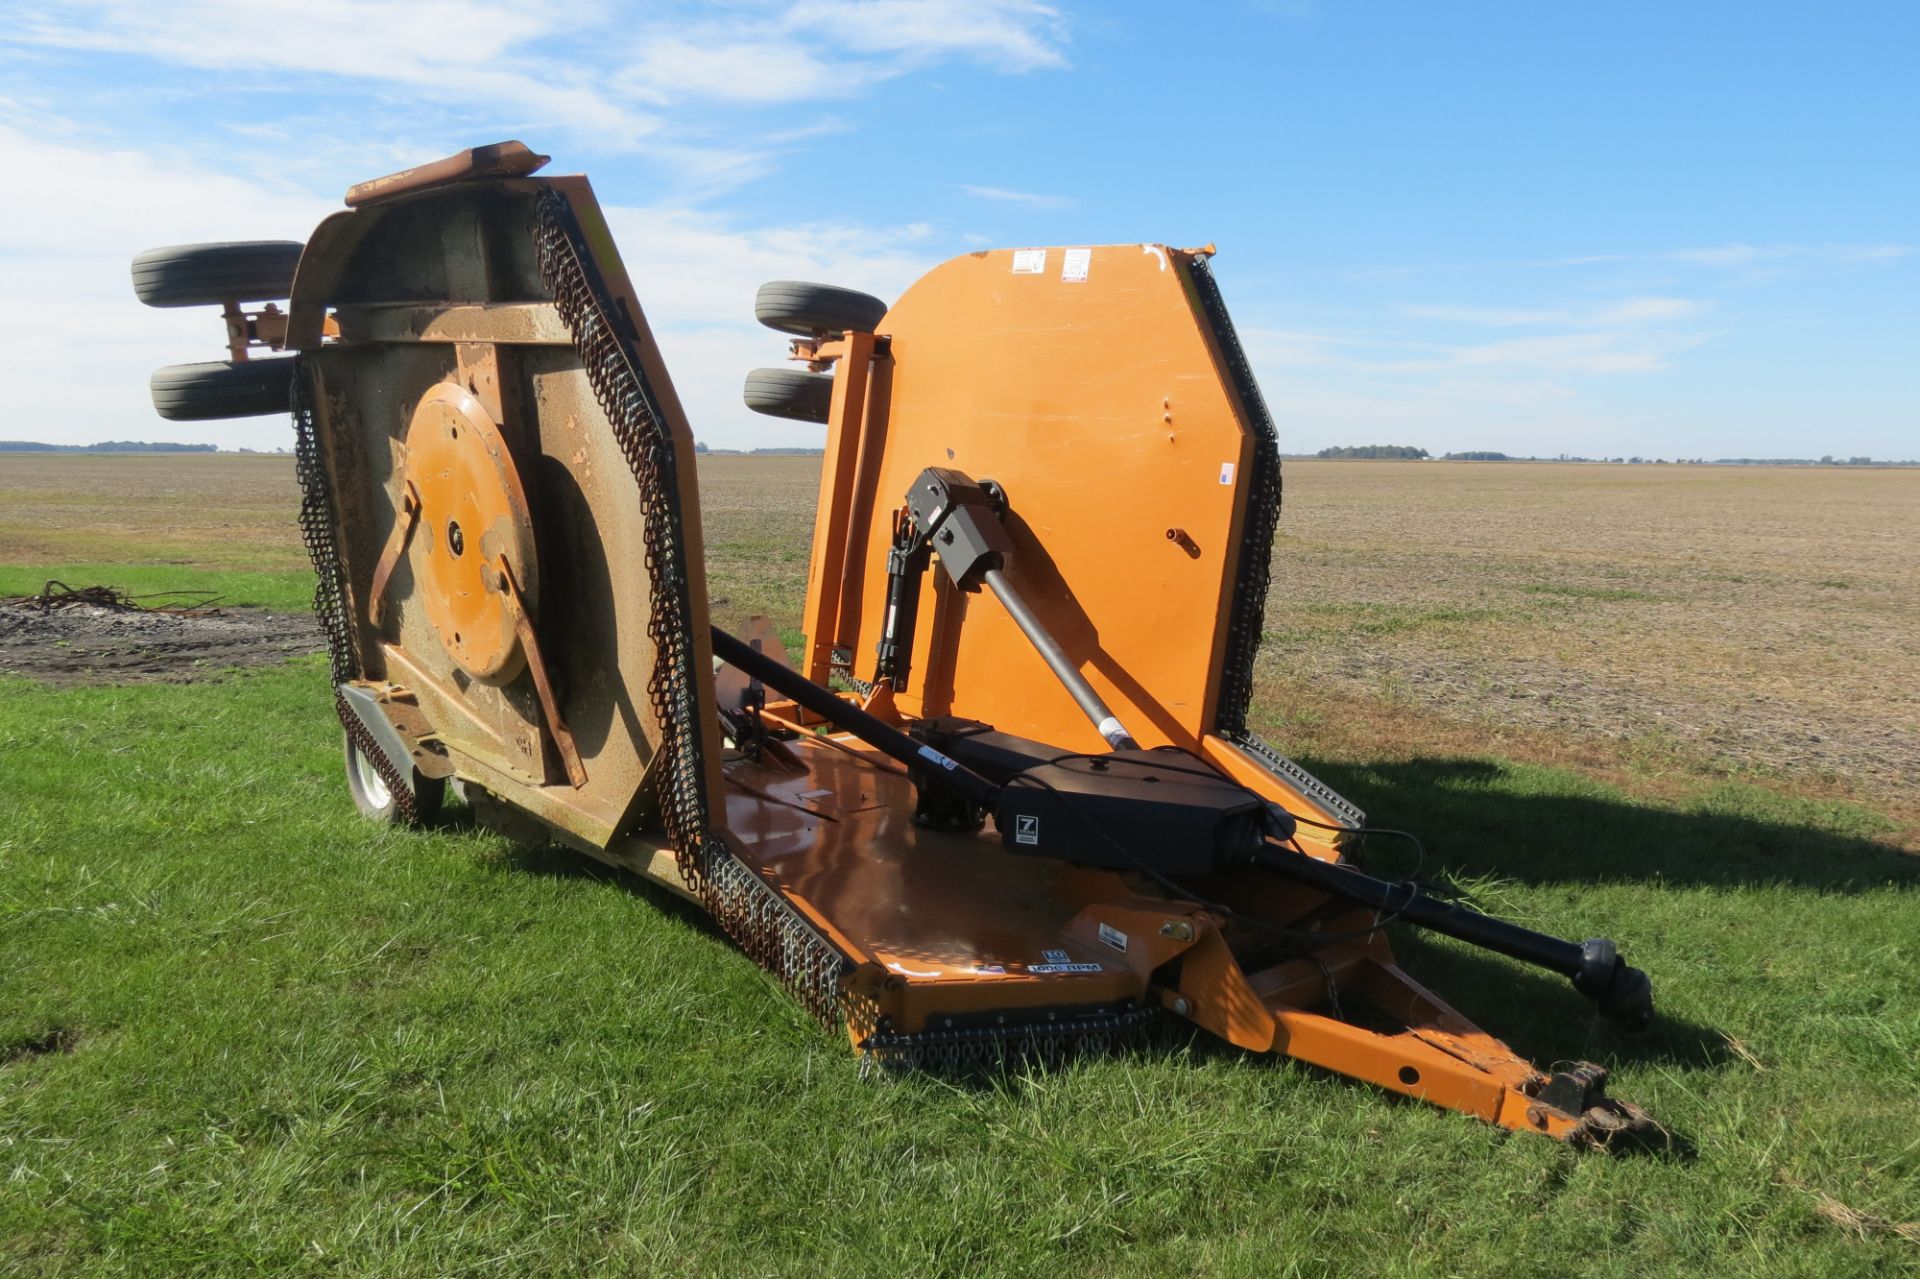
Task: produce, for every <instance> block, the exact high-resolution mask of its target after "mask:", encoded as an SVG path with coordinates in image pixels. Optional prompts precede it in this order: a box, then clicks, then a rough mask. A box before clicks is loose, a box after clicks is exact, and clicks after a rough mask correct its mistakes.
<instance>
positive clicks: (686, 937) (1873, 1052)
mask: <svg viewBox="0 0 1920 1279" xmlns="http://www.w3.org/2000/svg"><path fill="white" fill-rule="evenodd" d="M816 468H817V463H815V462H810V461H808V460H806V459H751V458H713V459H708V460H707V461H706V462H705V463H703V466H702V472H701V475H702V484H703V489H704V492H705V498H704V510H705V515H706V523H707V538H708V544H709V568H710V572H711V578H712V590H713V595H714V597H715V611H716V615H717V616H718V618H719V620H721V621H723V622H725V621H737V620H739V619H740V618H741V617H743V616H745V615H746V614H749V613H753V612H769V613H772V614H773V615H774V616H775V617H776V618H778V619H780V620H781V621H782V623H783V624H785V625H789V626H790V625H792V624H793V623H794V621H796V620H797V616H798V610H799V596H800V592H801V590H802V588H803V586H804V577H805V571H806V564H805V544H806V540H807V537H808V534H809V532H810V527H811V521H810V516H809V504H810V501H811V497H812V492H813V484H814V471H815V469H816ZM1287 485H1288V503H1289V505H1288V510H1287V513H1286V515H1285V516H1283V520H1282V530H1283V532H1282V539H1281V541H1280V544H1279V546H1278V548H1277V554H1276V580H1275V588H1274V592H1273V603H1272V607H1271V609H1270V612H1269V618H1268V631H1269V634H1268V638H1267V643H1266V646H1265V649H1264V650H1263V651H1264V656H1263V659H1262V662H1263V678H1262V683H1261V688H1260V696H1259V706H1260V713H1261V716H1262V719H1263V724H1264V728H1265V730H1266V731H1267V733H1268V735H1269V736H1270V737H1271V738H1273V739H1274V740H1275V741H1276V742H1277V743H1279V744H1280V745H1282V746H1283V747H1284V748H1286V749H1288V750H1290V751H1291V752H1292V753H1294V754H1296V755H1297V756H1299V757H1302V758H1303V759H1304V760H1305V762H1307V763H1308V764H1309V766H1311V767H1313V768H1314V769H1315V770H1316V771H1318V772H1320V773H1321V774H1322V775H1323V776H1325V777H1326V778H1327V779H1328V780H1329V781H1331V782H1332V783H1333V784H1334V785H1336V786H1337V787H1339V788H1340V789H1341V790H1343V791H1345V792H1346V793H1347V794H1349V795H1350V796H1351V797H1352V798H1354V799H1355V800H1356V801H1358V802H1359V803H1361V804H1362V805H1363V806H1364V807H1365V808H1367V809H1368V810H1369V812H1370V814H1371V815H1372V816H1373V817H1375V818H1376V819H1377V820H1379V821H1381V822H1383V823H1384V824H1388V825H1399V826H1409V827H1413V828H1415V829H1418V830H1420V831H1421V832H1423V833H1424V834H1425V835H1427V836H1428V841H1429V844H1430V846H1431V848H1432V851H1433V854H1434V860H1435V862H1436V863H1438V866H1437V867H1434V868H1430V869H1440V870H1444V871H1445V873H1446V874H1447V875H1448V876H1449V877H1450V878H1452V879H1453V880H1454V882H1456V883H1458V884H1461V885H1464V886H1467V887H1469V888H1470V889H1471V890H1472V893H1473V895H1474V897H1475V899H1476V900H1477V901H1478V902H1479V903H1480V904H1481V905H1483V906H1486V907H1488V908H1491V909H1495V910H1498V911H1500V912H1502V913H1505V914H1508V915H1511V916H1512V917H1514V918H1517V919H1519V920H1521V921H1522V922H1526V923H1529V924H1532V925H1535V926H1538V927H1544V928H1549V929H1554V930H1558V931H1564V932H1571V933H1575V934H1577V935H1588V934H1594V933H1606V934H1609V935H1612V936H1615V937H1617V938H1619V939H1620V940H1621V942H1622V944H1623V946H1624V947H1625V948H1626V949H1627V951H1628V953H1629V954H1630V955H1631V956H1632V958H1633V959H1634V961H1635V962H1636V963H1638V964H1639V965H1641V966H1643V967H1645V968H1646V969H1647V970H1648V971H1649V972H1651V973H1652V974H1653V976H1654V980H1655V983H1656V989H1657V992H1658V995H1659V998H1660V1002H1661V1008H1662V1011H1663V1014H1664V1019H1663V1022H1662V1024H1661V1025H1660V1026H1659V1027H1658V1028H1657V1029H1656V1030H1654V1031H1653V1032H1651V1033H1650V1034H1648V1035H1645V1036H1642V1037H1639V1038H1626V1037H1621V1036H1617V1035H1615V1034H1614V1033H1612V1032H1611V1031H1609V1030H1607V1029H1606V1028H1604V1027H1603V1026H1601V1025H1599V1024H1597V1023H1596V1022H1595V1021H1594V1020H1593V1019H1592V1018H1591V1017H1590V1016H1589V1015H1587V1014H1586V1013H1585V1012H1584V1011H1583V1008H1582V1006H1581V1004H1580V1001H1578V1000H1577V999H1576V998H1574V997H1572V996H1570V995H1568V994H1567V993H1566V992H1565V991H1564V990H1563V989H1561V987H1560V984H1559V983H1557V982H1548V981H1544V980H1539V979H1536V978H1534V977H1533V976H1532V975H1530V974H1528V973H1526V972H1523V971H1522V970H1520V969H1518V968H1516V967H1514V966H1511V965H1508V964H1506V963H1504V962H1501V961H1496V960H1492V959H1489V958H1486V957H1483V956H1481V955H1478V954H1476V953H1473V952H1468V951H1465V950H1463V949H1460V948H1457V947H1454V946H1452V945H1451V944H1448V943H1444V942H1435V941H1428V940H1424V939H1422V938H1419V937H1414V936H1402V937H1398V938H1397V939H1396V940H1397V945H1398V946H1399V947H1400V949H1401V951H1402V955H1403V958H1404V959H1405V960H1406V962H1407V963H1408V966H1409V967H1411V968H1412V969H1413V970H1414V971H1415V972H1416V973H1419V974H1421V975H1423V976H1425V977H1427V978H1428V979H1429V980H1430V981H1431V982H1432V984H1433V985H1434V986H1436V987H1437V988H1438V989H1439V990H1441V991H1442V992H1444V993H1446V994H1447V995H1448V996H1449V997H1450V998H1452V999H1454V1000H1455V1002H1457V1003H1458V1004H1460V1005H1461V1006H1462V1008H1463V1010H1464V1011H1466V1012H1467V1013H1468V1014H1469V1015H1471V1016H1474V1017H1475V1018H1477V1019H1479V1020H1481V1021H1482V1022H1483V1023H1484V1024H1486V1025H1488V1026H1489V1027H1491V1028H1493V1029H1495V1030H1496V1031H1498V1032H1501V1033H1503V1034H1506V1035H1507V1036H1508V1037H1509V1038H1510V1039H1511V1041H1512V1042H1513V1043H1514V1044H1515V1046H1516V1047H1518V1048H1519V1049H1521V1050H1522V1051H1524V1052H1527V1053H1530V1054H1532V1055H1533V1056H1535V1058H1536V1059H1537V1060H1540V1061H1542V1062H1547V1061H1552V1060H1556V1059H1566V1058H1577V1057H1588V1058H1592V1059H1594V1060H1598V1061H1602V1062H1605V1063H1607V1064H1609V1065H1611V1066H1612V1067H1613V1068H1614V1085H1613V1087H1614V1091H1615V1092H1617V1093H1619V1094H1620V1095H1623V1096H1627V1097H1630V1098H1632V1099H1634V1100H1636V1101H1638V1102H1640V1103H1641V1104H1643V1105H1645V1106H1647V1107H1648V1108H1649V1109H1650V1110H1651V1111H1652V1112H1653V1113H1654V1114H1655V1115H1656V1116H1657V1117H1658V1118H1659V1119H1660V1120H1661V1121H1662V1122H1664V1123H1665V1124H1667V1125H1668V1126H1669V1127H1671V1128H1672V1129H1673V1130H1674V1131H1675V1132H1676V1133H1677V1134H1678V1135H1679V1136H1680V1138H1682V1143H1681V1148H1680V1150H1679V1152H1678V1153H1675V1154H1673V1155H1668V1156H1660V1157H1647V1156H1640V1157H1607V1156H1596V1155H1582V1154H1579V1153H1576V1152H1572V1151H1568V1150H1564V1149H1561V1148H1559V1147H1557V1146H1555V1145H1553V1144H1552V1143H1549V1142H1546V1141H1543V1140H1538V1139H1533V1138H1528V1137H1524V1136H1521V1137H1509V1136H1506V1135H1503V1134H1501V1133H1499V1132H1497V1131H1495V1130H1492V1129H1490V1128H1487V1127H1484V1126H1482V1125H1479V1124H1476V1123H1473V1122H1471V1121H1468V1120H1465V1119H1463V1118H1461V1117H1459V1116H1456V1115H1451V1114H1446V1113H1442V1112H1439V1111H1435V1110H1431V1109H1428V1108H1426V1107H1422V1106H1419V1105H1415V1104H1406V1103H1401V1102H1397V1101H1394V1100H1391V1099H1389V1098H1386V1097H1384V1096H1382V1095H1380V1094H1378V1093H1376V1092H1374V1091H1372V1090H1369V1089H1367V1088H1365V1087H1362V1086H1359V1085H1355V1084H1351V1083H1348V1082H1346V1081H1343V1080H1340V1079H1337V1078H1334V1077H1332V1076H1328V1075H1325V1074H1322V1073H1320V1072H1317V1071H1313V1070H1311V1069H1307V1068H1303V1067H1299V1066H1296V1065H1293V1064H1290V1063H1286V1062H1275V1061H1266V1060H1255V1059H1251V1058H1246V1057H1242V1056H1240V1055H1238V1054H1235V1053H1232V1052H1228V1051H1224V1050H1220V1049H1217V1048H1214V1047H1212V1046H1210V1045H1209V1044H1207V1043H1206V1042H1204V1041H1198V1040H1196V1041H1194V1042H1191V1043H1188V1044H1186V1045H1184V1046H1178V1047H1176V1048H1175V1049H1174V1050H1172V1051H1171V1052H1169V1053H1167V1054H1165V1055H1148V1056H1141V1057H1134V1058H1129V1059H1120V1060H1112V1061H1105V1062H1093V1063H1086V1064H1082V1065H1079V1066H1075V1067H1073V1068H1071V1069H1067V1070H1063V1071H1060V1072H1057V1073H1051V1074H1036V1075H1031V1076H1023V1077H1018V1078H1010V1079H1006V1080H1003V1081H1001V1082H1000V1083H998V1084H994V1085H982V1086H977V1087H959V1086H952V1085H947V1084H942V1083H938V1082H935V1081H932V1080H929V1079H920V1078H912V1079H907V1080H903V1081H900V1082H895V1083H888V1084H874V1083H863V1082H860V1081H859V1080H858V1079H857V1078H856V1076H855V1071H854V1068H853V1063H852V1060H851V1057H850V1055H849V1053H848V1052H847V1050H846V1046H845V1044H844V1042H839V1041H836V1040H835V1039H833V1038H832V1037H831V1036H828V1035H826V1034H823V1033H822V1032H821V1031H820V1030H818V1029H817V1028H816V1027H815V1026H814V1025H813V1024H812V1023H811V1022H810V1021H809V1020H808V1019H807V1018H806V1017H805V1015H804V1014H803V1013H801V1012H800V1010H799V1009H798V1007H797V1005H795V1004H793V1003H792V1002H791V1001H790V1000H789V999H787V998H786V997H785V995H784V994H783V993H782V992H781V991H780V990H779V989H778V988H777V987H776V986H775V985H774V984H773V983H772V982H771V981H770V980H769V979H767V978H765V977H764V976H763V975H762V974H761V973H760V972H759V971H758V970H757V969H756V968H754V967H753V966H752V965H751V964H750V963H749V962H748V961H746V960H745V959H744V958H742V957H741V956H740V955H738V954H737V953H736V952H734V951H733V950H732V949H731V947H730V946H729V945H728V944H727V943H726V942H725V941H724V939H722V938H721V937H719V936H718V935H717V934H716V933H715V932H714V931H713V930H712V929H711V928H709V927H707V926H706V925H705V924H704V922H703V921H702V920H701V919H700V918H699V917H698V916H697V914H695V913H692V912H690V911H688V910H686V909H684V908H681V907H679V906H677V905H675V904H674V903H672V902H670V901H667V900H665V899H663V898H661V897H659V896H658V895H657V894H655V893H653V892H652V891H650V890H649V889H647V888H645V887H644V886H642V885H639V884H637V883H634V882H630V881H627V880H624V879H620V878H615V877H610V876H606V875H602V874H601V873H599V872H597V871H595V870H593V869H592V868H591V867H590V865H589V864H588V863H585V862H583V861H582V860H580V859H578V858H576V857H573V856H571V855H569V854H565V853H561V852H556V851H550V850H527V849H521V848H518V847H515V846H513V845H511V844H509V843H507V842H506V841H504V840H502V839H500V838H498V837H496V836H492V835H489V834H485V833H482V832H478V831H474V830H467V829H458V828H455V829H447V830H440V831H436V832H432V833H395V832H384V831H377V830H373V829H370V828H368V827H366V826H365V825H363V824H361V823H359V822H358V821H357V820H356V819H355V818H354V817H353V815H352V810H351V807H350V805H349V804H348V802H347V799H346V796H345V792H344V788H343V786H342V784H341V781H340V768H339V759H338V749H339V747H338V735H337V729H336V728H335V727H334V726H333V721H332V717H331V711H330V709H329V704H328V703H329V698H328V693H327V689H326V681H325V673H324V666H323V663H321V662H320V661H319V660H318V659H306V660H302V661H298V662H294V663H290V664H288V665H286V666H283V667H275V668H267V669H264V670H256V671H251V672H246V673H242V674H236V675H233V676H231V677H228V678H225V679H223V680H218V681H214V682H206V683H198V684H191V685H165V684H153V685H142V686H138V687H134V686H95V687H82V688H68V689H61V690H54V689H50V688H46V687H42V686H40V685H36V684H32V683H29V682H27V681H24V680H20V679H7V678H5V677H0V819H3V820H0V1273H21V1274H68V1273H128V1274H136V1273H137V1274H182V1273H233V1272H239V1271H244V1270H270V1271H274V1272H286V1273H312V1274H322V1273H332V1274H350V1275H364V1274H379V1275H422V1276H427V1275H450V1274H470V1273H471V1274H481V1273H505V1274H533V1273H553V1272H561V1271H565V1272H569V1273H577V1272H595V1273H598V1272H606V1273H633V1274H673V1275H726V1276H732V1275H749V1274H753V1275H757V1274H769V1275H784V1274H806V1275H809V1276H818V1275H828V1274H841V1273H846V1274H856V1273H858V1274H889V1275H920V1274H928V1275H935V1274H939V1275H946V1274H951V1275H976V1274H977V1275H1003V1274H1005V1275H1041V1276H1051V1275H1057V1274H1061V1273H1066V1272H1076V1273H1078V1272H1087V1273H1095V1274H1103V1275H1115V1276H1125V1275H1155V1276H1165V1275H1212V1274H1234V1275H1239V1274H1245V1275H1260V1276H1266V1275H1286V1274H1301V1275H1321V1274H1325V1275H1343V1274H1378V1275H1403V1274H1404V1275H1413V1274H1453V1275H1515V1276H1532V1275H1542V1274H1564V1275H1588V1274H1591V1275H1622V1276H1626V1275H1647V1274H1675V1275H1679V1274H1686V1275H1697V1274H1710V1275H1722V1274H1740V1275H1748V1274H1752V1275H1833V1276H1853V1275H1870V1274H1908V1273H1914V1272H1916V1270H1920V1225H1916V1224H1915V1223H1920V1133H1916V1131H1915V1129H1914V1128H1913V1127H1912V1124H1913V1122H1914V1116H1915V1115H1916V1114H1920V955H1916V945H1915V941H1914V939H1915V937H1916V936H1920V865H1917V864H1916V861H1915V859H1914V856H1913V852H1912V850H1913V849H1914V848H1915V847H1916V845H1917V843H1920V840H1917V839H1916V831H1917V830H1920V820H1917V819H1916V812H1915V808H1914V799H1913V794H1912V791H1913V783H1914V781H1915V779H1916V775H1917V774H1916V770H1915V768H1914V765H1913V762H1912V761H1913V754H1912V752H1913V751H1914V750H1915V736H1916V715H1915V708H1916V705H1917V704H1920V662H1916V661H1915V660H1914V659H1915V656H1916V653H1915V642H1916V641H1915V635H1916V632H1917V630H1920V628H1916V625H1915V623H1916V622H1917V621H1920V617H1916V612H1917V611H1920V599H1917V598H1916V596H1917V595H1920V592H1916V590H1915V588H1914V586H1913V584H1912V581H1911V580H1910V578H1911V565H1912V563H1913V562H1914V555H1913V551H1914V537H1915V534H1914V530H1913V524H1912V520H1911V512H1913V511H1914V510H1916V509H1920V473H1914V472H1871V473H1843V472H1825V471H1755V472H1747V471H1740V472H1732V471H1718V470H1704V469H1695V468H1648V467H1641V468H1633V469H1631V470H1626V469H1617V468H1576V467H1551V466H1509V467H1501V466H1454V465H1445V466H1442V465H1437V464H1435V465H1425V466H1421V465H1406V466H1401V465H1395V464H1376V463H1319V464H1313V463H1308V464H1289V467H1288V471H1287ZM293 501H294V490H293V486H292V476H291V466H290V463H289V462H288V461H287V460H286V459H284V458H280V459H275V458H227V457H212V458H207V457H198V456H193V457H185V458H166V459H161V458H92V457H80V458H72V457H56V458H21V457H0V595H5V594H10V593H14V592H18V591H24V590H27V589H31V588H37V586H38V585H39V582H40V580H42V579H44V578H45V577H48V576H59V577H62V578H63V579H64V580H67V581H70V582H72V583H73V584H75V585H81V584H86V583H91V582H111V583H113V584H116V585H120V586H123V587H126V588H127V589H130V590H140V589H154V590H159V589H178V588H187V587H197V588H207V589H214V590H220V591H223V592H225V593H226V594H227V596H228V599H229V601H230V602H233V603H259V604H264V605H268V606H271V607H276V608H285V607H288V606H290V605H291V604H294V603H297V602H298V601H299V600H300V598H301V597H302V596H303V595H304V593H305V591H306V589H307V582H306V574H305V570H304V567H303V557H302V553H301V551H300V547H299V542H298V537H297V534H296V532H295V530H294V528H293V524H292V504H293ZM1903 575H1904V576H1903ZM1810 739H1811V740H1810Z"/></svg>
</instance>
